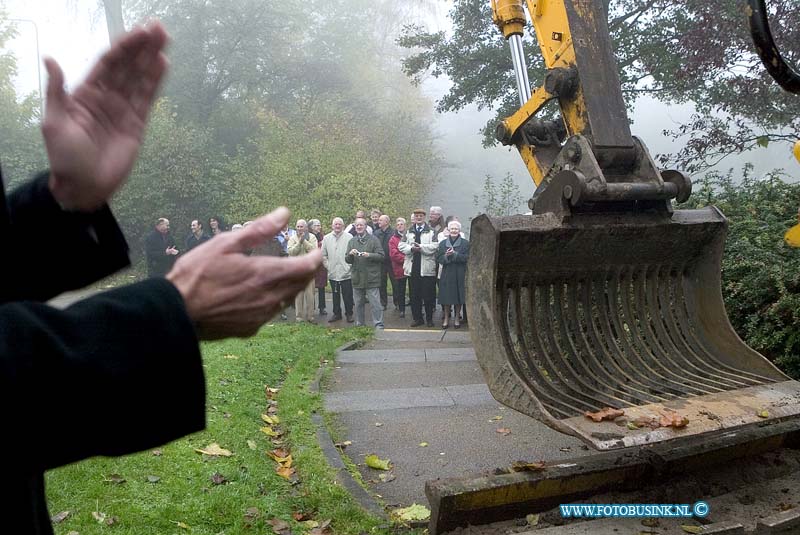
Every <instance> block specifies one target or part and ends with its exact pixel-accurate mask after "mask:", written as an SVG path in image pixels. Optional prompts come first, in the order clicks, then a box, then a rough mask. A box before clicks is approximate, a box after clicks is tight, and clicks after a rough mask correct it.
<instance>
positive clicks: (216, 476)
mask: <svg viewBox="0 0 800 535" xmlns="http://www.w3.org/2000/svg"><path fill="white" fill-rule="evenodd" d="M227 482H228V480H227V478H226V477H225V476H223V475H222V474H220V473H219V472H214V473H213V474H211V483H213V484H214V485H223V484H225V483H227Z"/></svg>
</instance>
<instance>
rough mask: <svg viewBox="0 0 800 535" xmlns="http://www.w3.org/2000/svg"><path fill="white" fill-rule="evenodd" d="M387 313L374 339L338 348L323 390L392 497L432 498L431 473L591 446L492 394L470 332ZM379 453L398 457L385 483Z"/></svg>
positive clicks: (459, 472) (405, 501) (404, 500)
mask: <svg viewBox="0 0 800 535" xmlns="http://www.w3.org/2000/svg"><path fill="white" fill-rule="evenodd" d="M385 316H386V319H385V323H386V326H387V328H386V330H384V331H377V332H376V336H375V339H374V340H373V341H372V342H370V343H369V344H368V345H367V346H365V347H363V348H361V349H359V350H353V351H343V352H341V353H340V354H339V355H338V357H337V361H336V367H335V369H334V370H333V373H332V375H331V376H330V377H329V379H328V381H327V382H326V384H324V385H323V393H324V404H325V409H326V410H327V411H328V412H331V413H334V414H335V420H336V421H337V423H338V427H339V429H338V437H339V438H340V439H341V440H342V441H344V440H350V441H352V444H351V445H350V446H348V447H347V448H346V450H345V453H346V454H347V455H348V456H349V457H350V459H351V460H352V461H353V462H354V463H356V464H357V465H358V468H359V470H360V471H361V474H362V476H363V478H364V481H366V482H367V483H368V485H369V487H370V490H371V491H372V492H373V493H374V494H377V495H380V496H381V497H382V498H383V500H384V501H385V503H386V504H387V505H389V506H392V507H395V506H407V505H410V504H412V503H421V504H425V505H426V506H427V505H428V502H427V499H426V497H425V482H426V481H427V480H429V479H436V478H444V477H461V476H466V475H476V474H479V473H483V472H491V471H493V470H494V469H495V468H502V467H508V466H509V465H510V464H511V463H512V462H514V461H518V460H527V461H534V460H551V459H563V458H569V457H575V456H576V455H580V454H581V453H584V450H583V449H582V447H581V442H580V441H578V440H577V439H574V438H571V437H568V436H566V435H563V434H561V433H558V432H556V431H553V430H551V429H550V428H548V427H546V426H544V425H542V424H540V423H539V422H537V421H536V420H533V419H532V418H530V417H528V416H525V415H523V414H520V413H518V412H516V411H514V410H512V409H509V408H506V407H504V406H502V405H500V404H499V403H498V402H497V401H495V400H494V398H492V396H491V394H490V393H489V389H488V387H487V386H486V382H485V380H484V378H483V374H482V372H481V370H480V367H479V365H478V362H477V360H476V359H475V352H474V350H473V349H472V344H471V342H470V339H469V333H468V332H465V331H464V330H463V329H462V330H453V329H452V328H451V329H450V330H448V331H446V334H444V337H443V338H442V334H443V331H441V330H432V329H428V330H419V329H408V328H407V327H406V325H407V323H408V321H409V320H408V319H406V320H400V319H399V318H397V315H396V312H393V311H387V312H386V313H385ZM367 318H369V314H367ZM498 429H506V430H510V433H509V434H501V433H498V432H497V430H498ZM421 443H427V446H421V445H420V444H421ZM373 453H374V454H376V455H378V456H379V457H380V458H381V459H387V458H388V459H391V462H392V465H393V469H392V471H391V474H392V475H393V476H394V479H393V480H391V481H388V482H381V481H380V480H379V473H380V472H379V471H376V470H373V469H371V468H368V467H367V466H366V465H365V464H364V456H365V455H369V454H373ZM586 453H588V452H586ZM390 479H391V477H390Z"/></svg>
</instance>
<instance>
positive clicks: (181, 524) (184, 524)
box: [172, 521, 192, 529]
mask: <svg viewBox="0 0 800 535" xmlns="http://www.w3.org/2000/svg"><path fill="white" fill-rule="evenodd" d="M172 523H173V524H175V525H176V526H178V527H179V528H181V529H192V528H191V527H189V524H187V523H185V522H175V521H173V522H172Z"/></svg>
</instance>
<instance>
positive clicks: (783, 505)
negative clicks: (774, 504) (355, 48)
mask: <svg viewBox="0 0 800 535" xmlns="http://www.w3.org/2000/svg"><path fill="white" fill-rule="evenodd" d="M789 509H794V505H792V504H791V503H784V502H780V503H779V504H778V511H788V510H789Z"/></svg>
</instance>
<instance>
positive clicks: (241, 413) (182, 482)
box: [47, 324, 389, 535]
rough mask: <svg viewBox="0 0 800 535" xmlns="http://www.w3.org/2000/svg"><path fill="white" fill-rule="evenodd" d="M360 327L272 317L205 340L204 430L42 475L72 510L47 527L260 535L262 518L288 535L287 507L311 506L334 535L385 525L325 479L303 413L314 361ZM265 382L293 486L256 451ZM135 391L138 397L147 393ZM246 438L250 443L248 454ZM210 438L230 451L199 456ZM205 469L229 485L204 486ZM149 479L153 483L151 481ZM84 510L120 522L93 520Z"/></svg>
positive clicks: (53, 499) (55, 497) (317, 404)
mask: <svg viewBox="0 0 800 535" xmlns="http://www.w3.org/2000/svg"><path fill="white" fill-rule="evenodd" d="M370 332H371V331H370V330H369V329H347V330H338V329H332V330H331V329H324V328H322V327H317V326H309V325H294V324H288V325H286V324H282V325H275V326H267V327H265V328H264V329H263V330H262V331H261V333H259V335H258V336H256V337H254V338H252V339H249V340H229V341H224V342H216V343H209V344H204V346H203V356H204V366H205V371H206V382H207V384H208V398H207V424H208V425H207V429H206V430H205V431H203V432H200V433H196V434H194V435H191V436H188V437H185V438H183V439H180V440H177V441H175V442H172V443H170V444H167V445H165V446H163V447H162V448H160V450H161V452H162V454H161V455H160V456H155V455H153V453H152V452H150V451H147V452H142V453H138V454H135V455H129V456H125V457H119V458H94V459H89V460H86V461H83V462H80V463H76V464H74V465H70V466H66V467H62V468H59V469H57V470H53V471H51V472H50V473H48V475H47V495H48V505H49V508H50V513H51V514H53V515H55V514H56V513H59V512H61V511H65V510H66V511H70V512H71V515H70V516H69V517H68V518H67V519H66V520H64V521H63V522H61V523H59V524H56V525H55V531H56V533H57V534H59V535H63V534H67V533H69V532H70V531H77V532H79V533H80V534H81V535H88V534H92V533H117V534H142V535H145V534H146V535H154V534H162V533H165V534H171V533H181V534H186V533H194V534H212V535H214V534H236V533H259V534H261V533H272V527H271V526H270V525H268V524H266V521H267V520H269V519H272V518H280V519H283V520H286V521H289V522H290V524H291V525H292V529H293V533H296V534H298V533H304V532H307V531H308V528H306V527H305V526H301V525H300V524H297V523H295V522H294V521H293V520H292V518H291V515H292V513H293V512H295V511H302V512H306V513H310V514H312V518H314V519H315V520H317V521H320V522H321V521H323V520H327V519H331V520H332V524H331V526H332V528H333V530H334V531H335V533H337V534H351V533H352V534H358V533H364V532H368V533H380V532H384V531H388V529H389V528H388V527H386V526H381V524H382V522H381V521H380V520H379V519H375V518H373V517H371V516H370V515H368V514H367V513H366V512H364V511H363V510H362V509H361V508H360V507H359V506H358V505H357V504H356V503H355V502H354V501H353V499H352V498H351V497H350V495H349V494H348V493H347V492H346V491H345V490H344V489H343V488H342V487H341V486H339V485H338V484H337V483H336V482H335V480H334V479H333V476H332V473H333V472H332V470H331V468H330V467H329V465H328V464H327V461H326V460H325V457H324V456H323V454H322V451H321V450H320V448H319V446H318V445H317V442H316V434H315V428H314V424H313V422H312V420H311V414H312V413H313V412H314V411H320V410H321V400H320V397H319V395H318V394H313V393H312V392H311V391H310V390H309V385H310V383H311V382H312V380H313V378H314V376H315V374H316V373H317V369H318V367H319V364H320V361H321V360H324V359H328V360H331V361H332V360H333V356H334V350H335V349H336V348H337V347H339V346H341V345H342V344H344V343H346V342H348V341H351V340H357V339H363V338H366V337H367V336H368V335H369V333H370ZM226 355H235V356H236V357H238V358H235V359H233V358H225V356H226ZM265 385H269V386H271V387H280V391H279V393H278V394H277V395H276V398H275V399H276V400H277V401H278V416H279V417H280V418H281V427H282V428H283V429H284V430H285V431H286V439H287V446H288V447H289V448H290V449H291V453H292V456H293V458H294V463H295V466H296V468H297V472H298V475H299V483H298V484H296V485H292V484H291V483H290V482H288V481H286V480H285V479H283V478H281V477H279V476H278V475H277V474H276V473H275V466H276V465H275V463H274V461H272V460H271V459H270V458H269V457H267V456H266V454H265V452H266V451H268V450H270V449H272V448H273V447H274V446H272V445H271V443H270V441H269V437H267V436H266V435H264V434H263V433H262V432H261V431H260V427H262V426H263V425H264V423H263V422H262V421H261V414H262V413H264V412H265V410H266V407H267V399H266V397H265V391H264V387H265ZM142 395H147V392H146V389H143V391H142ZM123 424H124V422H123ZM98 425H104V424H103V422H98ZM59 440H69V437H57V439H56V440H54V442H53V444H52V447H56V448H57V447H58V441H59ZM248 440H250V441H253V442H255V444H256V445H257V447H256V449H255V450H252V449H251V448H250V447H249V446H248ZM212 442H217V443H219V444H220V446H222V447H224V448H226V449H228V450H231V451H232V452H233V456H231V457H228V458H226V457H206V456H203V455H200V454H199V453H196V452H195V451H194V450H195V448H203V447H205V446H207V445H209V444H210V443H212ZM215 473H219V474H222V475H223V476H224V478H225V479H226V480H227V483H224V484H221V485H215V484H213V482H212V480H211V477H212V475H214V474H215ZM111 474H119V475H120V476H121V477H122V478H124V479H125V482H124V483H114V482H111V481H108V479H109V478H108V476H109V475H111ZM150 475H152V476H158V477H160V478H161V479H160V480H159V481H158V482H156V483H150V482H148V480H147V476H150ZM252 507H255V508H257V509H258V510H259V516H258V517H257V518H256V519H254V520H248V519H247V518H245V513H246V511H247V509H248V508H252ZM93 511H99V512H103V513H105V514H106V515H108V516H109V517H110V516H115V517H117V518H118V521H117V522H116V523H115V524H114V525H112V526H107V525H102V524H100V523H98V522H97V521H96V520H95V519H94V518H93V516H92V512H93ZM179 522H181V523H183V524H185V525H186V526H188V529H186V528H184V527H181V526H179V525H178V523H179ZM248 524H249V527H248Z"/></svg>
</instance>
